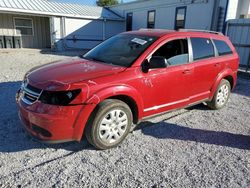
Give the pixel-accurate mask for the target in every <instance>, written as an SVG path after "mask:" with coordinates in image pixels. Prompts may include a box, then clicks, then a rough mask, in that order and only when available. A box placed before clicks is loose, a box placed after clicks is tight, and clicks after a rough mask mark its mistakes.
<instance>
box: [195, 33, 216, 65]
mask: <svg viewBox="0 0 250 188" xmlns="http://www.w3.org/2000/svg"><path fill="white" fill-rule="evenodd" d="M191 43H192V47H193V58H194V61H195V60H199V59H205V58H209V57H214V47H213V44H212V42H211V40H210V39H205V38H191Z"/></svg>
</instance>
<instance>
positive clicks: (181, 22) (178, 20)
mask: <svg viewBox="0 0 250 188" xmlns="http://www.w3.org/2000/svg"><path fill="white" fill-rule="evenodd" d="M186 11H187V7H177V8H176V12H175V30H178V29H182V28H185V22H186Z"/></svg>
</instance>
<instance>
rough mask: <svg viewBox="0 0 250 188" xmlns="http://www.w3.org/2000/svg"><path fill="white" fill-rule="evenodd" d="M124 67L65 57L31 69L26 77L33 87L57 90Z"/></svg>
mask: <svg viewBox="0 0 250 188" xmlns="http://www.w3.org/2000/svg"><path fill="white" fill-rule="evenodd" d="M125 69H126V68H125V67H120V66H115V65H110V64H104V63H97V62H94V61H89V60H85V59H67V60H62V61H56V62H53V63H50V64H47V65H43V66H40V67H38V68H36V69H34V70H31V71H30V72H29V73H28V74H27V79H28V81H29V83H30V84H31V85H33V86H35V87H38V88H41V89H45V90H59V89H62V88H64V89H67V88H69V86H70V84H73V83H77V82H78V83H79V82H81V81H84V80H92V79H95V78H98V77H101V76H107V75H111V74H117V73H119V72H121V71H123V70H125Z"/></svg>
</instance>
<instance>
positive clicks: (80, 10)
mask: <svg viewBox="0 0 250 188" xmlns="http://www.w3.org/2000/svg"><path fill="white" fill-rule="evenodd" d="M1 12H12V13H23V14H38V15H46V16H65V17H77V18H88V19H108V20H123V18H122V17H120V16H119V15H117V14H115V13H113V12H112V11H110V10H108V9H107V8H103V7H98V6H88V5H79V4H70V3H58V2H49V1H47V0H0V13H1Z"/></svg>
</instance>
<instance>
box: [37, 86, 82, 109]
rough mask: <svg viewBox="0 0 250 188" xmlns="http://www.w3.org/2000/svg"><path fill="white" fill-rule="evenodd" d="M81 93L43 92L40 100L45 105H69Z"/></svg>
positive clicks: (76, 91)
mask: <svg viewBox="0 0 250 188" xmlns="http://www.w3.org/2000/svg"><path fill="white" fill-rule="evenodd" d="M80 92H81V89H76V90H71V91H43V92H42V94H41V96H40V98H39V100H40V101H41V102H42V103H44V104H52V105H61V106H66V105H69V104H70V103H71V102H72V101H73V100H74V99H75V98H76V97H77V95H79V93H80Z"/></svg>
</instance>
